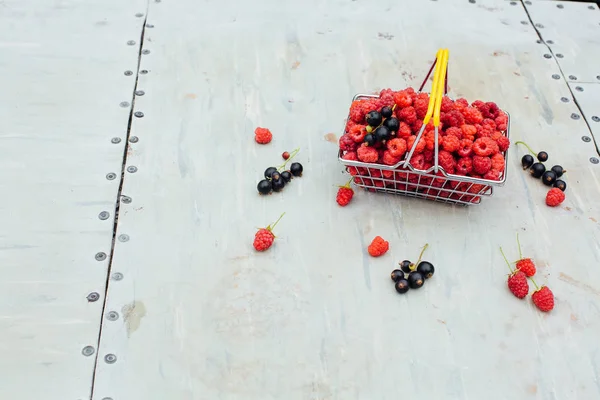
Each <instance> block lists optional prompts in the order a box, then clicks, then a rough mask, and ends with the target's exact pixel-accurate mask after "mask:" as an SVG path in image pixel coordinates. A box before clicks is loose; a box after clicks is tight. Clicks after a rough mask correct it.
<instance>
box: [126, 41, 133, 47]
mask: <svg viewBox="0 0 600 400" xmlns="http://www.w3.org/2000/svg"><path fill="white" fill-rule="evenodd" d="M127 44H128V45H129V46H133V45H134V44H135V40H128V41H127Z"/></svg>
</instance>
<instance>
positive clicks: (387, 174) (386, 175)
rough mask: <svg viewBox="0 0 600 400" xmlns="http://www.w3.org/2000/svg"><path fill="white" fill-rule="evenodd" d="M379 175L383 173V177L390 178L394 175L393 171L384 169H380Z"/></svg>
mask: <svg viewBox="0 0 600 400" xmlns="http://www.w3.org/2000/svg"><path fill="white" fill-rule="evenodd" d="M381 175H383V177H384V178H385V179H392V177H393V176H394V171H390V170H389V169H384V170H383V171H381Z"/></svg>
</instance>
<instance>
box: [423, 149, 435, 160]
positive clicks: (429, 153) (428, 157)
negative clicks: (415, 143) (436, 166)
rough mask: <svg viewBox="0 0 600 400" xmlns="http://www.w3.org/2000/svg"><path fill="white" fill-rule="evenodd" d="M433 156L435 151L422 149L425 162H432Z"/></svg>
mask: <svg viewBox="0 0 600 400" xmlns="http://www.w3.org/2000/svg"><path fill="white" fill-rule="evenodd" d="M434 156H435V153H434V152H433V150H424V151H423V157H425V162H426V163H433V157H434Z"/></svg>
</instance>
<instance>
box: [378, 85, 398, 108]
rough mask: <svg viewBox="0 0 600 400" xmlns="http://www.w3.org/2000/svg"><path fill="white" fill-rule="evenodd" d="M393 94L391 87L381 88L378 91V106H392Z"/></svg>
mask: <svg viewBox="0 0 600 400" xmlns="http://www.w3.org/2000/svg"><path fill="white" fill-rule="evenodd" d="M394 94H395V92H394V91H393V90H392V89H383V90H382V91H381V92H379V105H380V107H385V106H388V107H392V106H393V105H394Z"/></svg>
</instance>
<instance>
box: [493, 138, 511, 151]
mask: <svg viewBox="0 0 600 400" xmlns="http://www.w3.org/2000/svg"><path fill="white" fill-rule="evenodd" d="M496 143H497V144H498V148H499V149H500V151H502V152H505V151H506V150H508V148H509V147H510V139H509V138H507V137H506V136H501V137H499V138H498V139H497V140H496Z"/></svg>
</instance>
